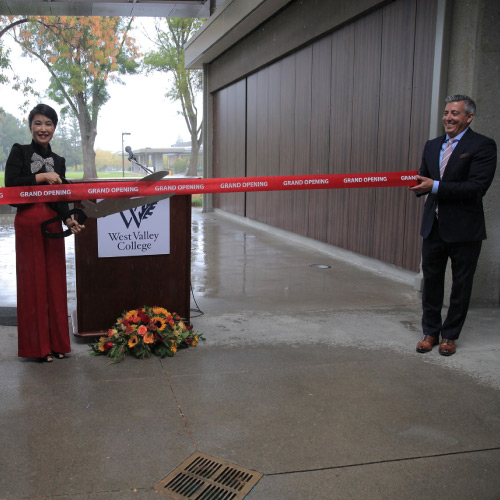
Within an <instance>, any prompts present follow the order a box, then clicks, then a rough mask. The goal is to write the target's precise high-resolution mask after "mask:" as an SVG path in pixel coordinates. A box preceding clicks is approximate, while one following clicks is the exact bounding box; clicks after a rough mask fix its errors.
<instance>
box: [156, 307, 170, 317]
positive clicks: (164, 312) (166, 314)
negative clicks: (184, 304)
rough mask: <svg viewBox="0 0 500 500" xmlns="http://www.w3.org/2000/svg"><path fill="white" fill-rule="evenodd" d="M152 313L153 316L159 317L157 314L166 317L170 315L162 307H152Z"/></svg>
mask: <svg viewBox="0 0 500 500" xmlns="http://www.w3.org/2000/svg"><path fill="white" fill-rule="evenodd" d="M152 311H153V313H154V314H157V315H159V314H163V316H168V315H169V314H170V313H169V312H168V311H167V310H166V309H164V308H163V307H153V308H152Z"/></svg>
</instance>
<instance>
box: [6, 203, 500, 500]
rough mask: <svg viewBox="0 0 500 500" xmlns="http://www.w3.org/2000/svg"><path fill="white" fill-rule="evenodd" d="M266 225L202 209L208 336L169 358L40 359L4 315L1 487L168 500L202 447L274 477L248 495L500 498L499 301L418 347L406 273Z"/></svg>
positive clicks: (200, 282)
mask: <svg viewBox="0 0 500 500" xmlns="http://www.w3.org/2000/svg"><path fill="white" fill-rule="evenodd" d="M263 229H264V228H263V227H261V226H259V225H258V224H252V225H248V224H242V223H241V222H240V221H239V220H237V219H235V218H232V217H227V216H224V215H222V214H221V213H207V214H202V213H201V212H199V211H195V212H194V214H193V246H192V250H193V265H192V282H193V289H194V299H195V300H196V303H195V302H194V301H193V304H192V307H193V308H195V309H196V308H199V309H200V310H201V311H202V312H203V314H202V315H201V314H200V313H196V312H193V317H192V322H193V324H194V327H195V329H196V330H197V331H199V332H202V333H203V334H204V335H205V337H206V338H207V341H206V342H204V343H200V345H199V346H198V347H196V348H191V349H187V350H182V351H180V352H179V353H178V354H177V356H176V357H175V358H168V359H164V360H161V359H158V358H151V359H149V360H136V359H133V358H127V359H125V360H124V361H123V362H122V363H120V364H117V365H109V364H108V362H107V361H106V359H105V358H103V357H93V356H90V355H89V352H90V350H89V348H88V347H87V345H86V343H85V342H84V341H83V340H80V339H77V338H73V339H72V343H73V352H72V353H71V355H70V356H69V357H68V358H67V359H65V360H61V361H59V360H56V361H55V362H54V363H52V364H42V363H38V362H36V361H30V360H22V359H19V358H17V344H16V342H17V339H16V327H15V326H8V325H7V326H6V325H4V326H1V327H0V377H1V380H2V384H1V385H0V401H1V411H0V433H1V436H2V438H1V450H2V452H1V454H0V470H1V471H2V473H1V474H0V499H2V500H6V499H8V500H13V499H16V500H17V499H22V500H27V499H42V498H51V499H52V498H53V499H58V500H88V499H92V500H108V499H110V500H128V499H138V500H145V499H152V498H155V499H160V498H167V497H166V496H164V495H163V494H161V493H157V492H155V491H154V485H155V483H156V482H157V481H159V480H160V479H162V478H163V477H165V476H166V475H167V474H169V473H170V472H171V471H172V470H173V469H175V468H176V467H177V466H178V465H179V464H180V463H181V462H183V461H184V460H185V459H186V458H187V457H188V456H189V455H191V453H193V452H194V451H202V452H204V453H207V454H209V455H211V456H213V457H215V458H218V459H222V460H227V461H228V462H231V463H233V464H236V465H239V466H242V467H245V468H249V469H253V470H256V471H259V472H261V473H263V474H264V477H263V478H262V479H261V480H260V481H259V482H258V483H257V485H256V486H255V488H254V490H253V491H252V492H251V493H250V494H249V495H248V498H249V499H250V500H281V499H283V500H284V499H286V500H336V499H342V500H345V499H373V500H379V499H380V500H381V499H415V500H420V499H422V500H423V499H425V500H429V499H436V500H437V499H439V500H446V499H450V500H452V499H453V500H457V499H464V500H469V499H474V498H477V499H481V500H484V499H491V500H493V499H497V500H498V499H499V498H500V478H499V477H498V476H499V474H498V470H499V468H500V411H499V410H500V369H499V360H500V337H499V335H498V331H499V325H500V310H499V309H472V310H471V311H470V314H469V318H468V321H467V323H466V326H465V328H464V331H463V335H462V337H461V339H460V342H459V343H458V344H457V354H456V355H455V356H452V357H449V358H445V357H442V356H440V355H439V354H438V352H437V349H434V351H433V352H431V353H428V354H418V353H416V352H415V344H416V342H417V341H418V340H419V338H420V336H421V334H420V328H419V323H420V301H419V297H418V296H417V294H416V292H415V291H414V290H413V278H414V276H413V275H412V274H411V273H406V272H403V271H400V270H397V269H393V268H390V267H389V266H381V265H380V264H378V263H374V262H370V261H367V260H363V259H359V257H357V256H350V255H349V254H348V253H346V252H338V253H336V252H334V251H333V249H328V248H326V247H324V246H322V245H319V244H317V243H315V242H311V241H308V240H304V239H300V238H297V237H295V236H291V235H286V234H284V233H280V232H278V231H275V230H272V231H265V230H263ZM285 236H286V237H285ZM330 250H331V251H330ZM311 264H323V265H327V266H330V267H328V268H326V269H320V268H315V267H311ZM2 279H3V278H2ZM70 280H71V276H70ZM2 288H4V289H6V288H7V285H5V286H4V283H3V282H2ZM71 300H72V297H71V296H70V303H71ZM0 305H3V304H0ZM166 306H167V307H168V305H166ZM5 323H6V322H5ZM186 498H188V497H186Z"/></svg>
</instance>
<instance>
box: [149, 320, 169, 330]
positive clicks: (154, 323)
mask: <svg viewBox="0 0 500 500" xmlns="http://www.w3.org/2000/svg"><path fill="white" fill-rule="evenodd" d="M151 323H153V325H156V327H157V328H158V330H159V331H160V332H162V331H163V330H165V327H166V326H167V324H166V323H165V320H164V319H163V318H162V317H160V316H155V317H154V318H151ZM158 323H160V325H161V326H158Z"/></svg>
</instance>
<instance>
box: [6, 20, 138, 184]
mask: <svg viewBox="0 0 500 500" xmlns="http://www.w3.org/2000/svg"><path fill="white" fill-rule="evenodd" d="M131 21H132V20H131V19H130V20H127V19H125V18H119V17H57V16H48V17H29V18H27V19H26V20H25V21H24V22H23V23H22V24H19V25H18V26H15V27H14V28H13V29H12V30H10V31H12V36H13V38H14V40H15V41H16V42H17V43H18V44H19V45H20V46H21V47H22V49H23V53H24V54H25V55H28V56H29V57H31V58H36V59H39V60H40V61H41V62H42V63H43V64H44V66H45V67H46V68H47V70H48V71H49V73H50V75H51V78H50V84H49V88H48V89H47V95H48V97H50V98H51V99H52V100H54V101H55V102H57V103H58V104H60V105H61V106H63V108H62V110H61V114H62V115H65V114H67V113H70V114H72V115H73V117H75V118H77V120H78V127H79V131H80V143H81V147H82V161H83V163H84V167H85V173H86V176H88V177H93V176H95V175H96V168H95V153H94V143H95V138H96V135H97V120H98V115H99V111H100V109H101V108H102V106H103V105H104V104H105V103H106V102H107V101H108V100H109V97H110V96H109V93H108V92H107V88H106V87H107V83H108V82H109V81H120V80H119V76H120V75H123V74H127V73H134V72H136V71H137V69H138V62H137V60H138V57H139V54H138V48H137V47H136V45H135V42H134V40H133V39H132V38H130V37H129V36H128V32H129V29H130V26H131ZM10 31H9V32H10ZM30 83H31V82H29V81H28V82H25V85H24V87H22V86H19V87H18V88H19V89H20V90H23V91H24V92H26V93H27V92H29V91H30Z"/></svg>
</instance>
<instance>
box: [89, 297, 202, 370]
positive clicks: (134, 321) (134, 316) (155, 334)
mask: <svg viewBox="0 0 500 500" xmlns="http://www.w3.org/2000/svg"><path fill="white" fill-rule="evenodd" d="M199 340H205V338H204V337H203V336H202V335H199V334H196V333H194V332H193V330H192V326H191V325H187V324H186V323H185V322H184V320H183V319H182V318H181V317H180V316H179V315H178V314H177V313H169V312H168V311H167V310H166V309H164V308H163V307H146V306H144V307H140V308H138V309H133V310H131V311H128V312H125V313H124V314H123V315H122V316H120V317H119V318H118V319H117V320H116V323H115V324H114V325H113V327H112V328H110V329H109V330H108V335H107V336H103V337H101V338H100V339H99V341H98V342H95V343H93V344H89V346H90V347H91V348H92V353H91V354H92V355H93V356H103V355H106V356H107V357H108V358H110V359H111V362H112V363H117V362H119V361H121V360H122V359H123V358H124V357H125V356H126V355H127V354H132V355H133V356H135V357H137V358H149V357H150V356H151V354H155V355H156V356H161V357H165V356H175V353H176V352H177V350H178V349H180V348H185V347H190V346H191V347H194V346H196V344H197V343H198V341H199Z"/></svg>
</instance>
